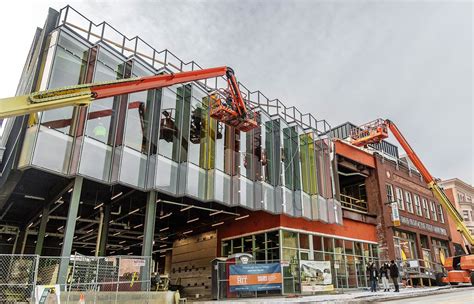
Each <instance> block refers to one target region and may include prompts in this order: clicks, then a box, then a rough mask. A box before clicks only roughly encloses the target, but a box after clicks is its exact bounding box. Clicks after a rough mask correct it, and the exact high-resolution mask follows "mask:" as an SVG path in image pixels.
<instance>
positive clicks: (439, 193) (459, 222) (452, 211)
mask: <svg viewBox="0 0 474 304" xmlns="http://www.w3.org/2000/svg"><path fill="white" fill-rule="evenodd" d="M385 124H386V125H388V127H389V129H390V131H392V134H393V136H395V138H396V139H397V141H398V142H399V143H400V145H401V146H402V148H403V150H405V152H406V153H407V156H408V158H409V159H410V160H411V162H412V163H413V165H414V166H415V167H416V169H418V171H419V172H420V174H421V175H422V176H423V179H424V180H425V182H426V183H427V184H428V187H429V188H430V189H431V192H433V195H434V196H435V197H436V198H437V199H438V201H439V202H440V203H441V204H442V205H443V206H444V208H445V209H446V211H447V212H448V213H449V216H450V217H451V218H452V219H453V220H454V222H455V223H456V228H457V230H458V231H459V232H460V233H461V234H462V235H463V236H464V237H465V238H466V240H467V241H468V242H469V243H470V244H471V245H474V238H473V237H472V235H471V233H470V231H469V229H468V228H467V226H466V225H465V224H464V220H463V218H462V217H461V215H460V214H459V212H458V211H457V210H456V208H455V207H454V205H453V204H452V203H451V201H450V200H449V198H448V197H447V196H446V194H445V193H444V191H443V189H441V187H440V186H439V185H438V183H437V182H436V180H435V179H434V178H433V176H432V175H431V174H430V172H429V171H428V169H427V168H426V167H425V165H424V164H423V162H422V161H421V160H420V158H419V157H418V155H417V154H416V153H415V151H414V150H413V149H412V147H411V146H410V145H409V144H408V141H407V140H406V139H405V137H404V136H403V134H402V133H401V132H400V130H399V129H398V128H397V126H396V125H395V124H394V123H393V122H392V121H390V120H388V119H387V120H385Z"/></svg>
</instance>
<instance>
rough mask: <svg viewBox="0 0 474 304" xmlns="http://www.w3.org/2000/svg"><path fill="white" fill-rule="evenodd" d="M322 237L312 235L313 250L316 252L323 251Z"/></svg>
mask: <svg viewBox="0 0 474 304" xmlns="http://www.w3.org/2000/svg"><path fill="white" fill-rule="evenodd" d="M322 242H323V237H322V236H319V235H313V249H314V250H316V251H323V244H322Z"/></svg>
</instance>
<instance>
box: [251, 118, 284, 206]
mask: <svg viewBox="0 0 474 304" xmlns="http://www.w3.org/2000/svg"><path fill="white" fill-rule="evenodd" d="M257 117H258V119H259V128H258V129H256V130H255V131H254V132H255V140H256V144H255V147H254V154H255V156H256V172H255V174H256V178H255V179H256V183H255V187H256V189H255V194H256V195H255V201H256V205H258V204H260V206H259V208H256V209H263V210H266V211H268V212H271V213H276V212H277V208H276V204H275V186H276V185H277V176H278V175H277V174H278V173H277V172H278V170H277V167H276V166H275V160H276V158H275V151H276V150H277V149H278V148H279V147H278V146H276V143H277V142H278V141H275V138H274V133H275V130H274V126H273V121H272V120H271V119H270V116H269V115H267V114H266V113H265V112H264V111H259V112H258V116H257Z"/></svg>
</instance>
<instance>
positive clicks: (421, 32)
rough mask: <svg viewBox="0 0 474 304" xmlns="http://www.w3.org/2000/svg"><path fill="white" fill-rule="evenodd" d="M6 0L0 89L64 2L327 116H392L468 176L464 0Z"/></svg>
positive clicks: (468, 10)
mask: <svg viewBox="0 0 474 304" xmlns="http://www.w3.org/2000/svg"><path fill="white" fill-rule="evenodd" d="M5 3H8V4H5ZM5 3H2V4H1V6H2V9H1V10H0V28H2V40H3V43H2V45H3V46H2V47H1V48H0V56H1V58H3V60H2V66H3V71H2V73H0V80H1V86H0V96H1V97H6V96H10V95H12V94H14V93H15V89H16V85H17V83H18V80H19V77H20V74H21V70H22V68H23V64H24V60H25V58H26V55H27V52H28V49H29V46H30V44H31V40H32V37H33V33H34V30H35V27H36V26H42V25H43V24H44V20H45V18H46V14H47V8H48V6H51V7H53V8H56V9H60V8H61V7H63V6H64V5H65V4H66V3H71V5H72V6H73V7H74V8H76V9H78V10H79V11H80V12H82V13H83V14H85V15H86V16H88V17H89V18H90V19H92V20H93V21H96V22H101V21H103V20H105V21H107V22H109V23H110V24H112V25H113V26H115V27H116V28H117V29H118V30H120V31H121V32H122V33H124V34H126V35H128V36H129V37H133V36H135V35H139V36H141V37H142V38H143V39H144V40H145V41H147V42H148V43H149V44H150V45H152V46H154V47H155V48H157V49H164V48H168V49H169V50H171V51H172V52H174V53H175V54H177V55H178V57H180V58H182V59H183V60H184V61H190V60H195V61H196V62H198V63H199V64H200V65H201V66H204V67H214V66H220V65H228V66H231V67H233V68H234V69H235V70H236V75H237V77H238V79H239V80H240V81H241V82H243V83H244V84H245V85H246V86H247V87H248V88H250V89H255V90H256V89H259V90H261V91H262V92H263V93H264V94H265V95H266V96H268V97H270V98H279V99H280V100H282V101H283V102H284V103H285V104H286V105H295V106H297V107H298V108H299V109H300V110H301V111H302V112H311V113H312V114H313V115H314V116H316V117H317V118H319V119H322V118H324V119H326V120H328V122H329V123H330V124H331V125H332V126H336V125H338V124H340V123H343V122H346V121H351V122H353V123H356V124H362V123H364V122H367V121H370V120H372V119H375V118H378V117H382V118H390V119H391V120H393V121H394V122H396V123H397V125H398V127H399V128H400V129H401V130H402V132H403V133H404V134H405V136H406V137H407V138H408V140H409V142H410V143H411V145H412V147H413V148H414V149H415V150H416V152H417V153H418V154H419V156H420V157H421V159H422V160H423V161H424V162H425V164H426V166H427V167H428V168H429V170H431V172H432V174H433V175H435V176H436V177H440V178H443V179H444V178H453V177H458V178H461V179H463V180H464V181H466V182H468V183H470V184H473V175H474V173H473V172H474V164H473V158H474V156H473V155H474V153H473V152H474V151H473V141H474V139H473V137H474V135H473V133H474V132H473V129H474V126H473V120H472V118H473V114H474V110H473V58H472V57H473V24H472V17H473V4H472V2H471V1H355V0H353V1H350V0H347V1H309V0H308V1H276V0H267V1H247V0H239V1H237V0H235V1H217V0H216V1H176V0H175V1H93V2H92V1H91V2H90V3H83V2H77V1H33V2H29V1H14V2H12V1H8V2H5ZM6 6H9V7H10V9H6ZM20 16H21V17H20ZM391 141H392V142H394V140H393V139H392V140H391Z"/></svg>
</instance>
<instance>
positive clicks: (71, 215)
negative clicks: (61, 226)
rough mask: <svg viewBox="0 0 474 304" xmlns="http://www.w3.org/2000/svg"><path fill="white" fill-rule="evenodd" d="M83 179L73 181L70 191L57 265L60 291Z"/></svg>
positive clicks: (70, 248)
mask: <svg viewBox="0 0 474 304" xmlns="http://www.w3.org/2000/svg"><path fill="white" fill-rule="evenodd" d="M82 183H83V178H82V177H81V176H77V177H76V178H75V180H74V190H73V191H72V195H71V201H70V202H69V210H68V214H67V220H66V225H65V227H66V228H65V231H64V239H63V247H62V249H61V257H63V258H62V259H61V264H60V265H59V273H58V284H62V285H64V286H61V290H65V289H64V288H65V284H66V280H67V270H68V266H69V257H70V256H71V250H72V243H73V238H74V230H75V228H76V220H77V212H78V210H79V202H80V199H81V190H82Z"/></svg>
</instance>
